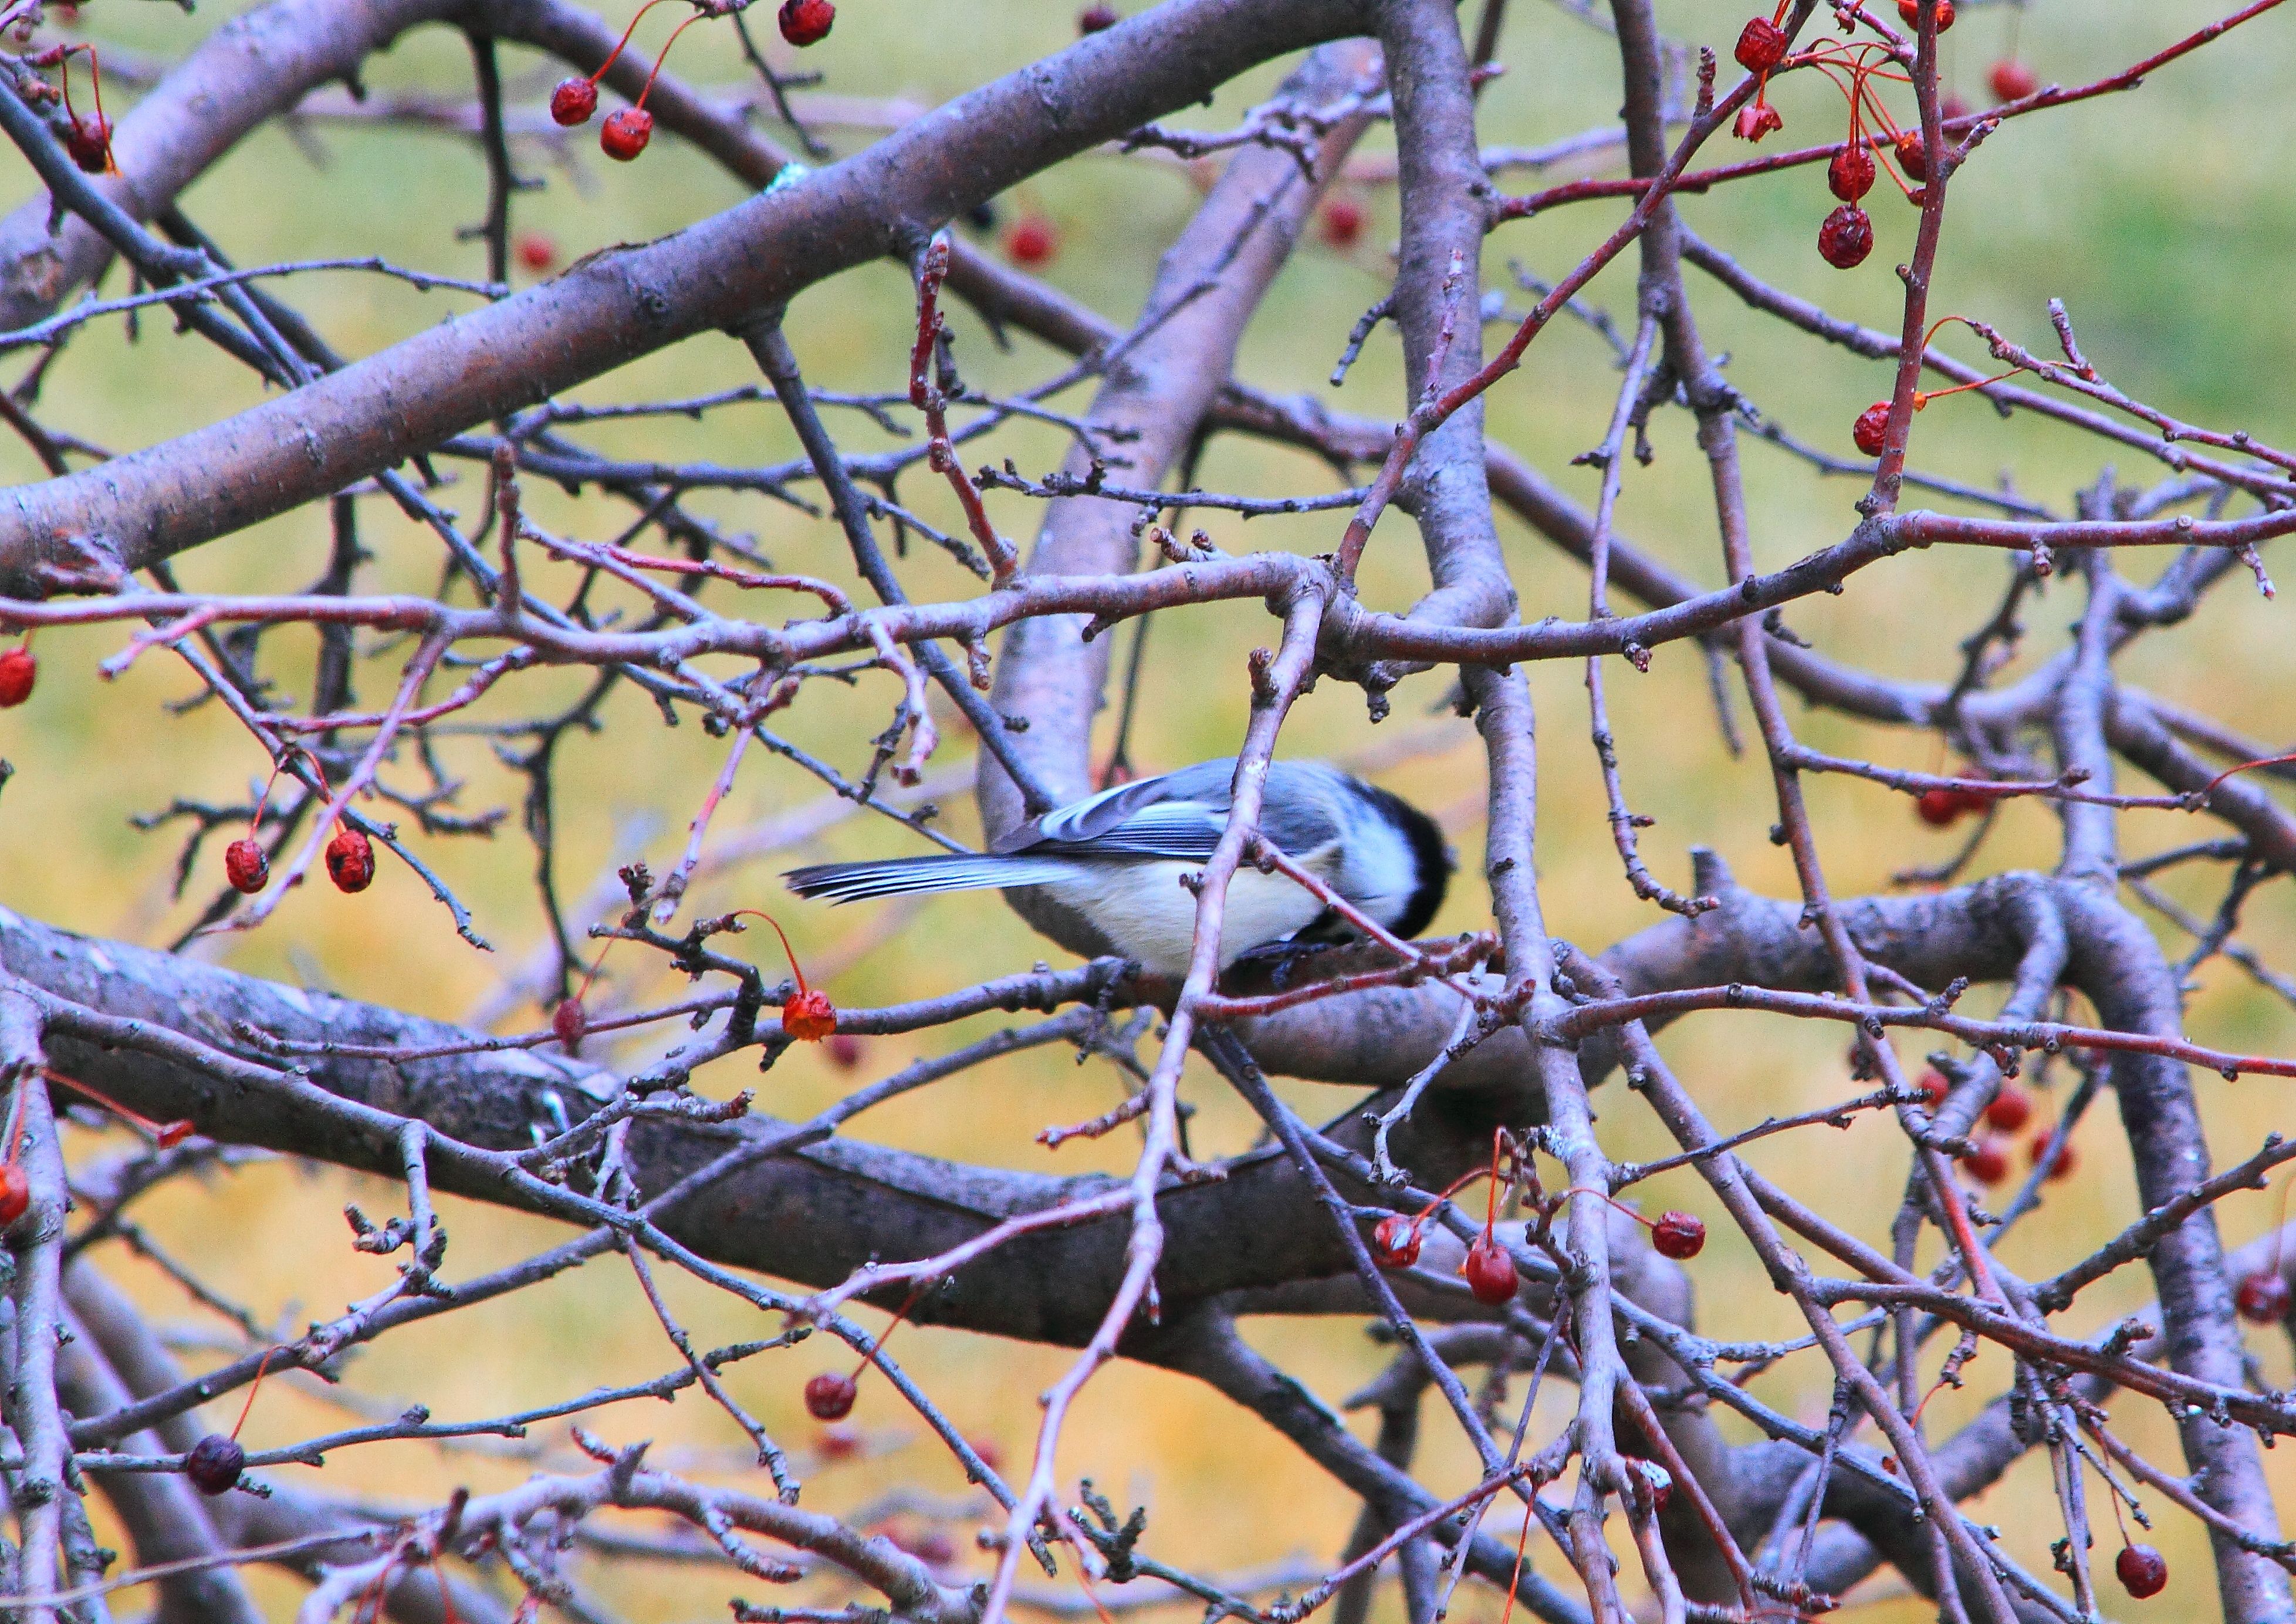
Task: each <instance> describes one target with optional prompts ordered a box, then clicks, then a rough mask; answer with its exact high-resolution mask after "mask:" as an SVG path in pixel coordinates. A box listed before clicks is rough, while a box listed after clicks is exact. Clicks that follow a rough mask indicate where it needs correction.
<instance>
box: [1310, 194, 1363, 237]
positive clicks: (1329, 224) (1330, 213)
mask: <svg viewBox="0 0 2296 1624" xmlns="http://www.w3.org/2000/svg"><path fill="white" fill-rule="evenodd" d="M1319 224H1320V225H1321V226H1322V228H1323V237H1324V244H1325V246H1327V247H1330V248H1353V247H1354V246H1355V245H1356V239H1357V237H1360V236H1361V235H1363V227H1364V209H1363V205H1362V204H1361V203H1358V202H1357V201H1355V199H1353V198H1351V197H1335V198H1333V200H1332V201H1330V202H1328V203H1325V204H1324V212H1323V214H1322V215H1321V216H1320V217H1319Z"/></svg>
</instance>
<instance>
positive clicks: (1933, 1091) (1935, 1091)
mask: <svg viewBox="0 0 2296 1624" xmlns="http://www.w3.org/2000/svg"><path fill="white" fill-rule="evenodd" d="M1914 1087H1916V1088H1919V1089H1920V1090H1921V1091H1922V1098H1923V1099H1925V1100H1927V1101H1928V1102H1929V1103H1930V1109H1931V1111H1935V1110H1936V1109H1937V1108H1938V1107H1939V1106H1940V1105H1942V1104H1944V1103H1945V1096H1946V1095H1948V1094H1950V1093H1952V1092H1953V1085H1952V1084H1951V1083H1948V1081H1946V1080H1945V1073H1944V1072H1942V1071H1940V1070H1938V1069H1937V1068H1936V1067H1935V1066H1931V1067H1930V1068H1929V1069H1928V1070H1925V1071H1923V1073H1922V1074H1921V1076H1920V1077H1919V1078H1918V1079H1915V1083H1914Z"/></svg>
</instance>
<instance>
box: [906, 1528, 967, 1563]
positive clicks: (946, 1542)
mask: <svg viewBox="0 0 2296 1624" xmlns="http://www.w3.org/2000/svg"><path fill="white" fill-rule="evenodd" d="M906 1549H907V1551H908V1553H909V1554H910V1555H912V1556H914V1557H915V1558H916V1559H917V1560H918V1561H919V1562H923V1563H924V1564H925V1565H926V1566H927V1567H930V1568H945V1567H947V1565H948V1564H949V1563H950V1562H955V1560H956V1541H955V1540H954V1539H951V1538H949V1537H948V1533H947V1530H945V1529H938V1528H929V1529H922V1530H918V1532H917V1533H916V1534H915V1535H914V1536H913V1537H912V1538H910V1540H909V1542H908V1545H907V1546H906Z"/></svg>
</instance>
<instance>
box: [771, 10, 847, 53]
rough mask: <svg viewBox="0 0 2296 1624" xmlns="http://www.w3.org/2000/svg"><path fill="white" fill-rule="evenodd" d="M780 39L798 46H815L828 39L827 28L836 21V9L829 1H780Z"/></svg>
mask: <svg viewBox="0 0 2296 1624" xmlns="http://www.w3.org/2000/svg"><path fill="white" fill-rule="evenodd" d="M775 21H777V22H779V23H780V24H781V28H782V37H783V39H786V40H788V41H789V42H790V44H791V45H798V46H800V47H801V46H805V45H819V44H820V43H821V42H822V41H823V40H824V39H827V38H828V37H829V26H830V24H832V23H833V22H835V21H837V8H836V7H835V6H833V5H832V4H830V3H829V0H782V9H781V12H780V15H779V16H777V17H776V18H775Z"/></svg>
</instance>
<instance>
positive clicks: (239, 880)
mask: <svg viewBox="0 0 2296 1624" xmlns="http://www.w3.org/2000/svg"><path fill="white" fill-rule="evenodd" d="M223 877H224V878H225V879H226V880H228V881H230V882H231V889H232V890H235V891H239V892H241V893H242V894H244V895H246V896H250V897H252V896H253V895H255V893H256V892H258V891H259V890H262V889H263V888H264V886H265V885H266V884H268V883H269V882H270V880H271V859H270V858H269V857H265V856H264V855H263V848H262V847H260V846H258V845H257V844H256V843H255V840H254V837H253V836H251V835H244V834H242V836H240V837H239V839H237V840H235V841H233V842H232V843H231V844H230V845H228V846H226V847H225V848H224V849H223Z"/></svg>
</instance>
